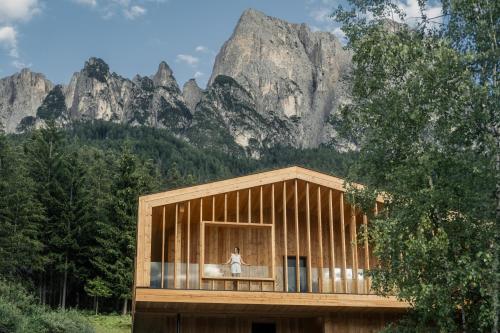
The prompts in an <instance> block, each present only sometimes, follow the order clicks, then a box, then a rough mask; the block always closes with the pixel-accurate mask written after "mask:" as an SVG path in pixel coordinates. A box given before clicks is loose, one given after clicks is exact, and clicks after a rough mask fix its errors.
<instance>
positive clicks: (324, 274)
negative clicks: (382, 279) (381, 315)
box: [151, 179, 373, 293]
mask: <svg viewBox="0 0 500 333" xmlns="http://www.w3.org/2000/svg"><path fill="white" fill-rule="evenodd" d="M242 203H243V204H242ZM198 205H199V207H198ZM252 207H253V208H252ZM198 208H199V210H198ZM155 209H156V208H154V209H153V213H152V214H151V215H152V216H151V219H152V231H153V233H158V236H157V237H158V239H159V242H158V243H159V244H160V245H159V249H158V250H154V249H153V250H152V251H151V253H152V256H154V257H155V259H154V260H152V261H153V262H157V264H158V265H161V285H160V284H159V285H158V287H161V288H188V289H189V288H200V287H201V288H205V289H206V288H207V287H208V289H214V290H231V286H232V283H229V282H227V283H225V282H223V281H222V280H214V279H212V280H210V279H209V276H207V277H206V279H205V280H204V279H203V275H204V274H203V273H204V268H203V267H204V264H211V265H219V267H221V272H222V274H223V276H224V277H230V275H227V274H229V273H228V272H229V267H228V266H223V265H222V263H223V262H225V261H226V260H227V258H228V257H229V255H230V253H231V251H232V249H233V247H234V246H240V248H241V250H242V255H243V258H244V260H245V261H246V262H248V263H250V264H251V265H252V266H253V267H252V266H251V267H250V268H247V267H246V266H245V267H243V268H244V270H252V269H253V270H254V271H253V272H254V273H255V272H256V271H257V269H261V270H262V272H265V271H267V274H268V275H266V276H262V275H260V276H257V277H266V278H267V277H272V278H273V280H272V281H271V282H269V283H268V282H263V281H254V282H251V281H247V282H244V281H243V280H242V281H239V282H238V284H240V283H241V284H242V285H243V287H244V289H241V290H266V291H273V290H276V291H284V292H287V291H288V287H289V285H290V281H289V279H288V278H289V276H288V273H287V272H288V270H289V267H288V262H287V260H286V258H287V257H289V256H292V258H295V260H296V262H297V263H298V262H300V260H301V258H304V259H305V262H306V269H305V270H304V272H305V273H306V274H305V275H304V273H302V275H301V272H300V269H298V268H297V269H296V270H295V275H294V280H295V281H293V282H294V286H296V287H297V291H300V285H301V279H304V281H302V284H303V285H304V286H306V289H305V291H307V292H326V293H331V292H334V293H335V292H343V293H345V292H347V293H368V291H369V288H370V282H369V281H368V278H367V277H366V271H367V270H368V269H370V266H372V265H373V260H372V253H371V249H370V248H369V246H368V240H367V238H366V237H365V239H364V242H360V243H359V244H358V242H357V231H358V230H361V229H360V228H361V227H363V230H364V231H365V232H367V230H368V229H367V228H368V219H367V217H366V215H363V214H362V213H358V212H356V210H355V208H354V207H352V206H351V205H350V204H347V203H345V202H344V194H343V192H341V191H337V190H334V189H331V188H328V187H324V186H321V185H318V184H315V183H312V182H308V181H302V180H297V179H292V180H289V181H283V182H278V183H274V184H269V185H262V186H260V185H259V186H255V187H252V188H248V189H243V190H237V191H234V192H225V193H221V194H217V195H211V196H208V197H204V198H199V199H193V200H188V201H185V202H179V203H173V204H169V205H164V206H161V207H158V209H161V210H163V211H164V212H161V211H159V212H158V213H154V212H155ZM242 213H243V214H242ZM242 215H243V216H244V217H243V218H242ZM245 215H246V216H245ZM245 217H247V218H246V219H245ZM204 220H208V221H206V222H207V225H208V223H209V222H210V225H212V224H213V225H217V224H218V223H220V224H221V225H220V227H221V228H220V229H219V228H217V229H218V231H217V232H213V231H210V230H205V228H204V227H203V225H204V223H203V221H204ZM168 221H171V222H168ZM217 226H218V225H217ZM236 226H238V228H239V229H234V230H233V228H234V227H236ZM259 226H263V227H265V226H268V227H270V228H269V229H268V230H269V234H262V233H259V232H257V231H256V230H254V228H256V227H259ZM218 227H219V226H218ZM210 228H213V227H210ZM163 229H164V230H163ZM236 230H240V231H236ZM278 235H279V237H278ZM154 237H156V236H154V235H153V238H154ZM346 242H349V244H346ZM153 243H154V241H153ZM156 253H158V254H160V253H161V256H159V257H158V258H157V257H156ZM168 262H170V263H173V265H172V266H173V276H172V271H170V272H169V271H168V270H169V269H170V268H169V267H170V266H168V265H167V263H168ZM347 264H349V265H347ZM169 265H170V264H169ZM295 266H297V265H295ZM224 267H225V268H224ZM258 267H260V268H258ZM360 269H362V270H363V272H364V274H363V275H361V273H360V276H363V279H364V280H361V279H360V280H359V282H358V279H357V276H358V275H357V272H358V270H360ZM158 270H159V269H158ZM224 272H225V273H224ZM247 272H251V271H247ZM338 272H340V278H339V275H338V274H339V273H338ZM158 274H160V272H158ZM168 274H170V275H168ZM259 274H261V273H259ZM262 274H264V273H262ZM242 277H244V276H243V275H242ZM165 281H170V282H165ZM228 281H229V280H228ZM306 282H307V283H306Z"/></svg>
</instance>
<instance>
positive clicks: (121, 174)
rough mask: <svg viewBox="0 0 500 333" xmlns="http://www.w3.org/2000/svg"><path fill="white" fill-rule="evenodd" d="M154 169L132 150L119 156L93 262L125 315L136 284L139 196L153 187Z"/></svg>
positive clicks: (99, 226) (99, 229)
mask: <svg viewBox="0 0 500 333" xmlns="http://www.w3.org/2000/svg"><path fill="white" fill-rule="evenodd" d="M152 170H153V168H151V166H150V165H149V164H147V163H146V164H145V165H141V164H140V163H139V161H138V159H137V157H136V156H134V155H133V154H132V153H131V152H130V149H129V148H127V147H126V148H124V150H123V152H122V154H121V155H120V156H119V157H118V161H117V167H116V173H115V175H114V177H113V183H112V186H111V193H112V194H113V196H112V198H110V199H111V201H110V208H109V214H110V215H109V216H108V219H107V221H108V222H107V223H104V222H103V223H99V224H98V231H97V243H98V247H99V248H100V250H101V253H100V254H99V255H96V257H94V259H93V263H94V265H95V266H96V267H97V268H98V270H99V271H100V272H99V276H102V278H103V280H104V281H105V282H106V283H107V284H108V285H110V286H111V289H112V290H113V292H114V295H115V296H116V297H118V298H119V299H121V300H122V302H123V307H122V313H123V314H126V313H127V311H128V310H127V304H128V301H129V300H130V299H131V289H132V282H133V271H134V267H133V262H134V254H135V237H136V224H137V205H138V198H139V195H142V194H144V193H146V192H148V191H150V190H151V189H152V188H153V179H154V176H153V177H152V176H151V173H152Z"/></svg>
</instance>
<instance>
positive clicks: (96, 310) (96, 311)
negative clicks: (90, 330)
mask: <svg viewBox="0 0 500 333" xmlns="http://www.w3.org/2000/svg"><path fill="white" fill-rule="evenodd" d="M94 301H95V315H96V316H97V314H98V313H99V297H97V296H95V297H94Z"/></svg>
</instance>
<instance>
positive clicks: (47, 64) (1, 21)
mask: <svg viewBox="0 0 500 333" xmlns="http://www.w3.org/2000/svg"><path fill="white" fill-rule="evenodd" d="M338 1H339V0H253V1H251V0H211V1H209V0H198V1H195V0H0V77H4V76H7V75H10V74H12V73H14V72H17V71H19V69H20V68H22V67H30V68H31V70H33V71H36V72H42V73H44V74H45V75H46V76H47V77H48V78H49V79H50V80H52V81H53V82H55V83H68V82H69V79H70V77H71V75H72V74H73V72H75V71H79V70H80V69H81V68H82V66H83V64H84V62H85V60H86V59H88V58H89V57H91V56H96V57H100V58H102V59H104V60H105V61H106V62H107V63H108V64H109V66H110V68H111V70H112V71H114V72H116V73H118V74H120V75H122V76H125V77H128V78H132V77H133V76H134V75H135V74H141V75H150V74H153V73H154V72H155V71H156V69H157V66H158V64H159V63H160V61H162V60H165V61H166V62H167V63H168V64H169V65H170V67H171V68H172V69H173V71H174V75H175V77H176V78H177V81H178V82H179V84H180V85H181V86H182V84H184V82H185V81H187V80H188V79H190V78H192V77H196V78H197V81H198V82H199V84H200V86H205V84H206V81H207V80H208V77H209V76H210V73H211V71H212V66H213V61H214V58H215V55H216V54H217V52H218V51H219V49H220V47H221V46H222V44H223V43H224V41H225V40H227V39H228V38H229V37H230V35H231V33H232V31H233V29H234V27H235V25H236V23H237V21H238V18H239V17H240V15H241V13H242V12H243V11H244V10H245V9H246V8H255V9H258V10H261V11H263V12H265V13H266V14H268V15H271V16H276V17H279V18H282V19H285V20H287V21H290V22H296V23H302V22H305V23H307V24H309V25H310V26H311V27H312V28H313V29H318V30H328V31H332V32H335V33H339V29H338V27H337V25H336V24H335V23H334V22H333V21H332V20H331V19H330V18H328V14H329V13H331V11H332V10H333V9H334V8H336V7H337V6H338V3H339V2H338ZM404 1H408V3H413V2H414V3H416V0H404Z"/></svg>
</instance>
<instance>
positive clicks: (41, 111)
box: [36, 84, 67, 120]
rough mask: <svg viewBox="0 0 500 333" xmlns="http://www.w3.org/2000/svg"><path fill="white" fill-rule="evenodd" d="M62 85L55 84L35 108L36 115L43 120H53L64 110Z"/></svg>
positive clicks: (62, 113)
mask: <svg viewBox="0 0 500 333" xmlns="http://www.w3.org/2000/svg"><path fill="white" fill-rule="evenodd" d="M66 111H67V110H66V102H65V100H64V93H63V87H62V86H61V85H59V84H58V85H56V86H55V87H54V88H53V89H52V90H51V91H50V92H49V94H48V95H47V96H46V97H45V99H44V100H43V102H42V105H40V107H39V108H38V109H37V110H36V117H37V118H40V119H43V120H55V119H58V118H60V117H61V116H62V115H64V113H65V112H66Z"/></svg>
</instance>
